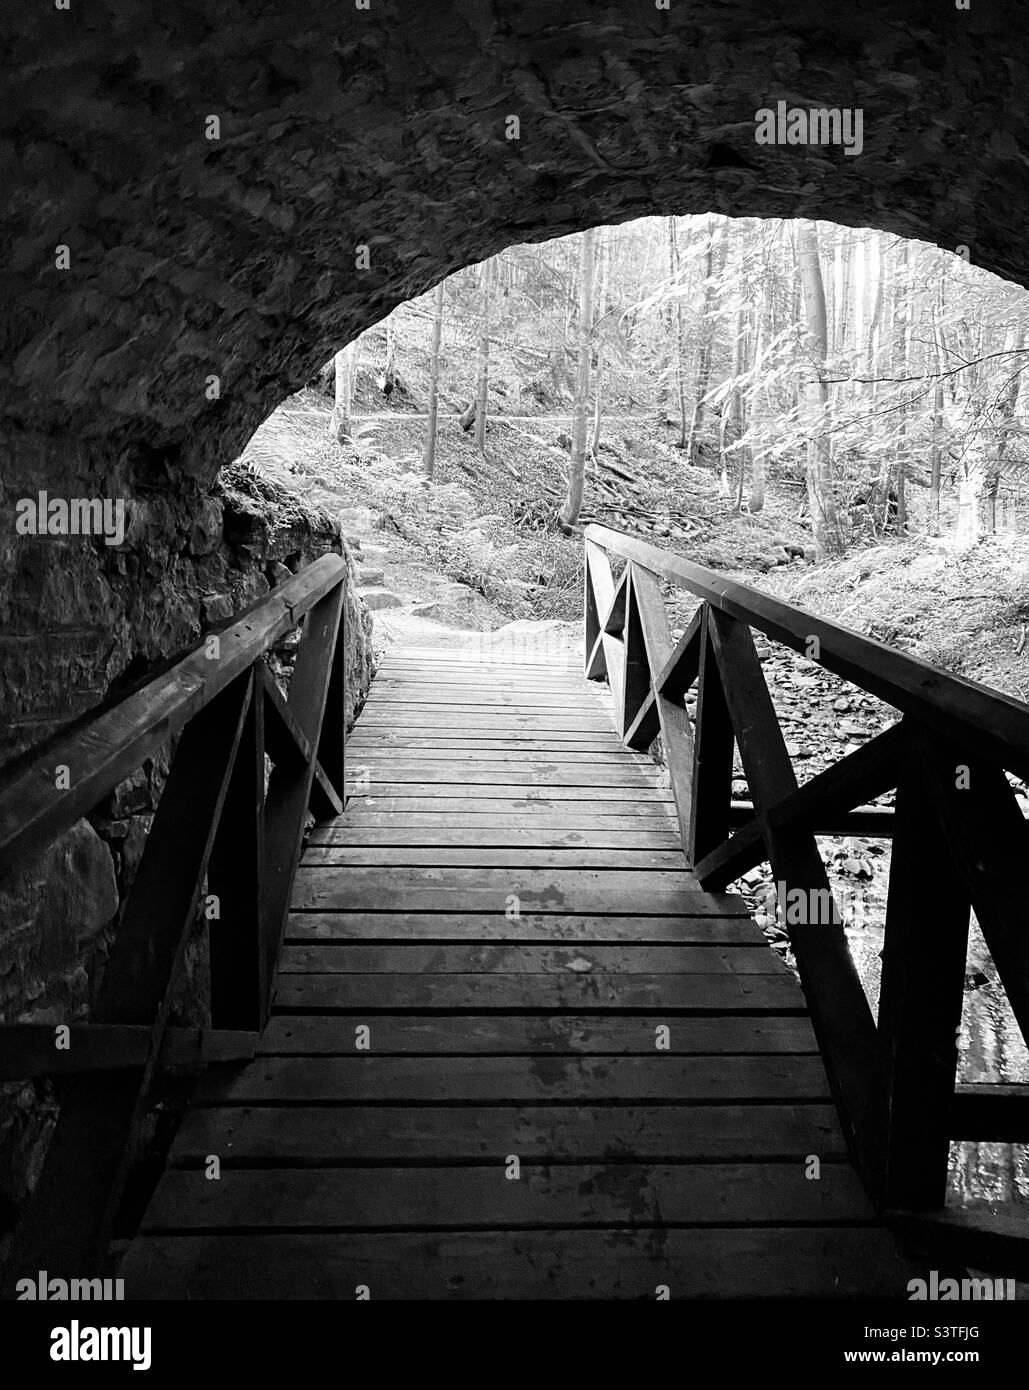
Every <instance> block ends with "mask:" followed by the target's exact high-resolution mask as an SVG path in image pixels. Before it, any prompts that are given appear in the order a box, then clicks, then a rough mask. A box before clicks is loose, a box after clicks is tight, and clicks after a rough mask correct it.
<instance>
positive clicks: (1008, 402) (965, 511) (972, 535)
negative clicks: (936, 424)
mask: <svg viewBox="0 0 1029 1390" xmlns="http://www.w3.org/2000/svg"><path fill="white" fill-rule="evenodd" d="M1024 337H1025V335H1024V331H1023V330H1022V329H1021V328H1020V327H1013V328H1011V329H1009V330H1008V334H1007V338H1006V340H1005V343H1004V351H1005V352H1006V353H1010V354H1011V357H1009V358H1008V360H1007V365H1006V370H1007V373H1008V376H1007V380H1006V381H1005V382H1004V384H1003V386H1002V387H1001V389H1000V392H999V394H998V395H997V398H996V400H995V402H994V408H993V411H992V412H991V415H993V417H994V418H995V419H996V421H997V425H996V427H995V430H996V432H994V431H993V430H991V431H990V439H989V442H988V443H987V444H986V445H985V446H984V448H983V451H982V453H981V454H979V455H978V456H977V457H976V458H975V459H974V460H972V461H970V462H968V463H966V464H965V466H964V469H963V472H962V478H961V483H962V495H961V498H960V504H959V509H958V538H959V540H960V541H961V542H962V543H964V544H972V543H974V542H975V541H980V540H984V539H985V538H986V537H987V536H992V535H993V534H994V533H995V532H996V530H997V491H998V489H999V487H1000V480H1001V477H1002V476H1003V473H1004V458H1005V454H1006V453H1007V446H1008V440H1009V437H1010V427H1011V425H1012V424H1013V422H1014V418H1015V407H1016V405H1017V402H1018V388H1019V383H1020V380H1021V358H1020V357H1018V356H1016V354H1017V353H1018V351H1019V349H1020V348H1021V346H1022V343H1023V341H1024Z"/></svg>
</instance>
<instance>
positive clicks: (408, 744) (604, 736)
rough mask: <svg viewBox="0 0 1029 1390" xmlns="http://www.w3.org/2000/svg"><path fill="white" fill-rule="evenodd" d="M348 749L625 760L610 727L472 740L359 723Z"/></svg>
mask: <svg viewBox="0 0 1029 1390" xmlns="http://www.w3.org/2000/svg"><path fill="white" fill-rule="evenodd" d="M347 747H348V748H350V749H351V750H352V751H353V752H354V753H355V754H356V753H360V754H362V755H366V754H369V753H379V754H380V755H386V754H388V753H389V751H390V750H391V749H393V748H399V749H401V750H411V751H414V750H418V752H419V753H420V752H421V751H422V750H424V751H425V752H426V753H427V754H428V755H429V756H433V755H434V756H436V757H437V758H441V757H445V756H446V755H447V754H448V753H450V752H453V750H454V748H455V747H460V748H468V749H470V750H475V751H477V752H478V751H480V750H482V751H487V750H493V749H496V750H498V751H499V752H500V753H502V754H504V755H507V754H509V753H510V754H512V755H513V756H515V757H521V756H522V754H523V753H542V754H543V755H544V757H547V758H550V759H552V760H557V759H560V760H564V758H565V757H566V756H567V757H569V758H572V757H573V755H574V760H576V761H578V760H579V759H580V758H583V760H584V761H590V760H591V756H590V755H596V756H597V757H598V758H599V759H601V760H602V761H605V762H606V761H607V760H608V759H609V758H616V759H618V760H619V761H620V760H621V759H622V758H624V757H625V749H624V748H622V746H621V744H620V743H619V742H618V739H617V738H616V737H615V735H614V733H613V732H612V730H611V729H610V727H608V728H607V729H605V730H603V731H602V732H600V733H596V734H589V733H580V732H579V731H578V730H576V729H556V730H554V731H553V732H552V733H548V734H545V735H543V736H542V737H539V738H536V737H533V735H532V734H531V733H520V732H519V731H518V730H517V729H501V730H498V731H497V732H496V733H495V734H490V733H489V732H485V733H483V734H482V736H481V737H474V736H472V735H469V734H468V733H467V732H465V731H462V730H461V729H450V730H447V729H437V730H436V731H435V732H432V731H431V730H427V729H417V730H412V731H410V732H407V733H405V732H404V731H403V730H400V731H397V730H389V731H382V732H377V733H375V734H369V733H366V732H365V727H364V723H363V721H361V720H359V721H358V723H357V724H355V726H354V732H353V733H352V734H351V735H350V737H349V738H348V739H347Z"/></svg>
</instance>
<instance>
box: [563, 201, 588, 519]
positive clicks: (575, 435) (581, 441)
mask: <svg viewBox="0 0 1029 1390" xmlns="http://www.w3.org/2000/svg"><path fill="white" fill-rule="evenodd" d="M576 336H577V338H578V351H579V357H578V367H577V370H576V374H575V399H574V401H573V402H572V453H571V457H570V459H569V461H568V494H567V496H566V497H565V501H564V506H563V507H562V508H561V514H560V521H561V526H562V528H564V529H565V530H570V529H571V528H572V527H573V526H574V525H575V523H576V522H577V521H578V519H579V512H580V510H581V508H582V487H583V480H584V475H585V468H586V430H587V413H588V411H589V399H590V358H591V357H592V354H593V228H592V227H591V228H590V230H589V231H588V232H583V234H582V245H581V258H580V261H579V323H578V333H577V335H576Z"/></svg>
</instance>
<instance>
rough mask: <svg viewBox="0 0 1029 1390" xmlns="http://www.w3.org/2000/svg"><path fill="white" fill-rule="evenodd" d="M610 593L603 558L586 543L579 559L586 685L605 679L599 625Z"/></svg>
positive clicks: (608, 570) (608, 572) (610, 581)
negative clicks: (581, 584)
mask: <svg viewBox="0 0 1029 1390" xmlns="http://www.w3.org/2000/svg"><path fill="white" fill-rule="evenodd" d="M614 592H615V585H614V580H613V579H612V578H611V566H610V564H609V563H608V558H607V556H606V555H605V554H604V552H603V550H601V548H600V546H598V545H594V544H593V542H592V541H589V540H588V541H586V542H585V546H584V556H583V635H584V638H585V654H584V657H583V662H584V666H583V670H584V673H585V676H586V679H587V680H590V681H600V680H603V679H604V677H605V676H606V675H607V662H606V660H605V658H604V642H603V636H604V628H603V622H604V620H605V619H606V618H607V614H608V610H609V609H610V607H611V600H612V598H614Z"/></svg>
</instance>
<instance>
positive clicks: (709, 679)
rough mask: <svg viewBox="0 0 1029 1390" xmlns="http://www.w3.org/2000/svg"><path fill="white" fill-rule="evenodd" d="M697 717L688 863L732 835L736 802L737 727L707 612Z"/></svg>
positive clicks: (698, 676)
mask: <svg viewBox="0 0 1029 1390" xmlns="http://www.w3.org/2000/svg"><path fill="white" fill-rule="evenodd" d="M699 642H700V658H699V661H700V664H699V668H698V675H697V713H696V734H695V744H694V761H693V775H692V778H691V780H690V810H689V819H688V825H689V833H688V834H687V837H686V841H685V845H686V853H687V855H688V857H689V858H690V860H691V861H692V862H693V863H694V864H696V863H699V862H700V860H702V859H703V858H704V857H705V856H706V855H707V854H709V853H710V852H711V850H713V849H714V848H715V846H716V845H719V844H721V842H722V841H723V840H724V839H725V838H726V836H727V835H728V833H729V802H730V800H731V798H732V760H733V744H734V736H733V727H732V721H731V720H730V718H729V708H728V705H727V704H726V699H725V691H724V690H723V688H722V677H721V675H720V673H719V665H718V662H717V660H716V658H715V654H714V649H713V646H712V637H711V612H710V610H709V609H707V608H705V609H704V610H703V618H702V622H701V631H700V638H699Z"/></svg>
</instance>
